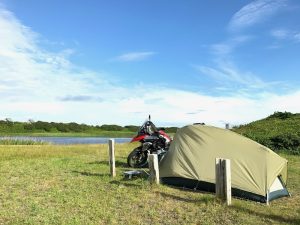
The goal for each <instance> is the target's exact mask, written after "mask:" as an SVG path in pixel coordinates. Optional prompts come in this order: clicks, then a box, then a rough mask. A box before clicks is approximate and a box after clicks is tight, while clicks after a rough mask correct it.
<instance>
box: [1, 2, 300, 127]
mask: <svg viewBox="0 0 300 225" xmlns="http://www.w3.org/2000/svg"><path fill="white" fill-rule="evenodd" d="M38 38H39V35H38V34H36V33H34V32H33V31H32V29H31V28H29V27H26V26H24V25H23V24H22V23H21V22H20V21H19V20H17V19H16V17H15V16H14V15H13V14H12V13H10V12H9V11H7V10H5V9H1V8H0V40H1V43H0V81H1V82H0V112H1V115H0V117H1V118H0V119H2V118H12V119H13V120H22V121H26V120H28V119H29V118H32V119H34V120H46V121H64V122H71V121H75V122H78V123H89V124H103V123H117V124H122V125H127V124H139V123H141V122H142V121H143V120H144V119H145V118H146V117H147V116H148V114H151V115H152V118H153V121H155V122H157V123H158V125H160V126H163V125H168V126H175V125H185V124H188V123H194V122H205V123H207V124H213V125H218V126H223V125H224V121H226V122H229V123H231V124H239V123H244V122H250V121H252V120H255V119H259V118H262V117H264V116H267V115H268V114H271V113H272V112H274V111H275V110H287V111H292V112H297V111H298V112H299V111H300V105H299V104H297V103H298V99H299V98H300V91H298V92H294V93H292V94H287V95H276V94H272V93H269V94H261V95H259V96H256V97H255V98H253V97H248V96H246V95H241V94H240V93H236V94H235V95H231V96H230V97H228V96H227V97H225V96H219V97H218V96H209V95H208V94H203V93H194V92H191V91H182V90H176V89H172V88H166V87H160V86H156V87H153V86H150V87H149V86H138V85H132V86H131V87H127V88H125V87H122V86H121V85H120V84H119V83H118V82H116V81H114V78H112V77H111V76H109V75H108V74H104V73H101V74H100V73H97V72H94V71H90V70H87V69H84V68H80V67H77V66H76V65H74V64H73V63H72V62H71V61H70V60H69V58H68V56H69V55H70V54H72V53H73V50H62V51H61V52H58V53H55V52H49V51H46V50H45V49H43V48H41V47H40V46H39V45H38V44H37V43H38ZM146 55H147V54H146ZM150 55H151V54H148V56H150ZM152 55H153V54H152ZM144 57H145V55H144ZM125 58H126V57H125ZM134 58H135V57H133V56H131V59H134ZM128 59H130V57H128ZM135 59H136V58H135ZM201 69H202V72H206V74H208V75H210V76H212V77H215V78H216V79H220V82H221V81H222V80H223V81H224V80H225V81H226V80H227V81H234V82H236V83H239V84H243V85H244V86H253V87H256V88H259V87H265V86H266V85H268V84H266V83H265V82H263V81H261V80H260V79H259V78H257V77H256V76H254V75H253V74H251V73H240V72H239V71H238V70H237V69H236V68H235V67H234V66H231V65H230V64H224V65H223V64H220V68H219V67H218V68H210V67H202V68H200V70H201ZM223 90H224V89H223ZM225 91H227V90H225Z"/></svg>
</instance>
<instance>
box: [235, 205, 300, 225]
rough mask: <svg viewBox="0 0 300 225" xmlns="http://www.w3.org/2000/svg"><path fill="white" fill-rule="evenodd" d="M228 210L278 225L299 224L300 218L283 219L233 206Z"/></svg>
mask: <svg viewBox="0 0 300 225" xmlns="http://www.w3.org/2000/svg"><path fill="white" fill-rule="evenodd" d="M230 208H232V209H235V210H237V211H242V212H245V213H248V214H250V215H255V216H257V217H260V218H265V219H271V220H275V221H277V222H280V223H289V224H300V218H285V217H283V216H280V215H274V214H268V213H262V212H257V211H254V210H251V209H248V208H245V207H242V206H235V205H232V206H230Z"/></svg>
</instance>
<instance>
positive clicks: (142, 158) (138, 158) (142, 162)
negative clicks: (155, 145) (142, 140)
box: [127, 147, 148, 168]
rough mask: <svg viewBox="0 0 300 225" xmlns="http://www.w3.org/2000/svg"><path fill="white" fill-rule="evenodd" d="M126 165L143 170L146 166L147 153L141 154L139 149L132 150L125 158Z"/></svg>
mask: <svg viewBox="0 0 300 225" xmlns="http://www.w3.org/2000/svg"><path fill="white" fill-rule="evenodd" d="M127 164H128V166H130V167H133V168H143V167H147V166H148V153H147V152H145V151H144V152H143V151H142V150H141V147H137V148H135V149H133V151H132V152H131V153H130V154H129V155H128V157H127Z"/></svg>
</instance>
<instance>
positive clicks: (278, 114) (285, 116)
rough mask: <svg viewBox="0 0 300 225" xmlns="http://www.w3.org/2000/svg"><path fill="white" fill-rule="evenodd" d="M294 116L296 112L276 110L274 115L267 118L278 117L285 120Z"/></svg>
mask: <svg viewBox="0 0 300 225" xmlns="http://www.w3.org/2000/svg"><path fill="white" fill-rule="evenodd" d="M293 116H294V114H293V113H290V112H274V113H273V114H272V115H270V116H268V117H267V119H271V118H278V119H281V120H285V119H288V118H291V117H293Z"/></svg>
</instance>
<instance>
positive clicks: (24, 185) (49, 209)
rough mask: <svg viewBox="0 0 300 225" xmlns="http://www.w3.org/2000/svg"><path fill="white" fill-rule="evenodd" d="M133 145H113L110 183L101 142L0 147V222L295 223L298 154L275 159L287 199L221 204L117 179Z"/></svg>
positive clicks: (299, 208) (299, 218)
mask: <svg viewBox="0 0 300 225" xmlns="http://www.w3.org/2000/svg"><path fill="white" fill-rule="evenodd" d="M133 147H134V145H132V144H118V145H116V166H117V177H116V178H114V179H113V178H111V177H109V167H108V163H107V158H108V154H107V145H76V146H75V145H74V146H55V145H41V146H40V145H32V146H25V145H24V146H22V145H15V146H13V145H1V146H0V224H300V157H299V156H292V155H282V156H283V157H286V158H287V159H288V160H289V180H288V189H289V191H290V192H291V194H292V197H291V198H282V199H278V200H275V201H273V202H271V204H270V206H267V205H265V204H261V203H256V202H252V201H245V200H239V199H236V198H234V199H233V204H232V206H230V207H227V206H225V205H223V204H222V203H221V202H219V201H217V200H216V199H215V197H214V195H213V194H209V193H200V192H194V191H186V190H180V189H175V188H171V187H168V186H164V185H159V186H152V187H151V186H150V185H149V183H148V181H147V178H146V177H143V178H138V179H134V180H124V179H123V176H122V173H123V172H124V171H126V170H128V168H127V165H126V163H125V162H126V157H127V154H128V153H129V151H130V150H131V149H132V148H133Z"/></svg>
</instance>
